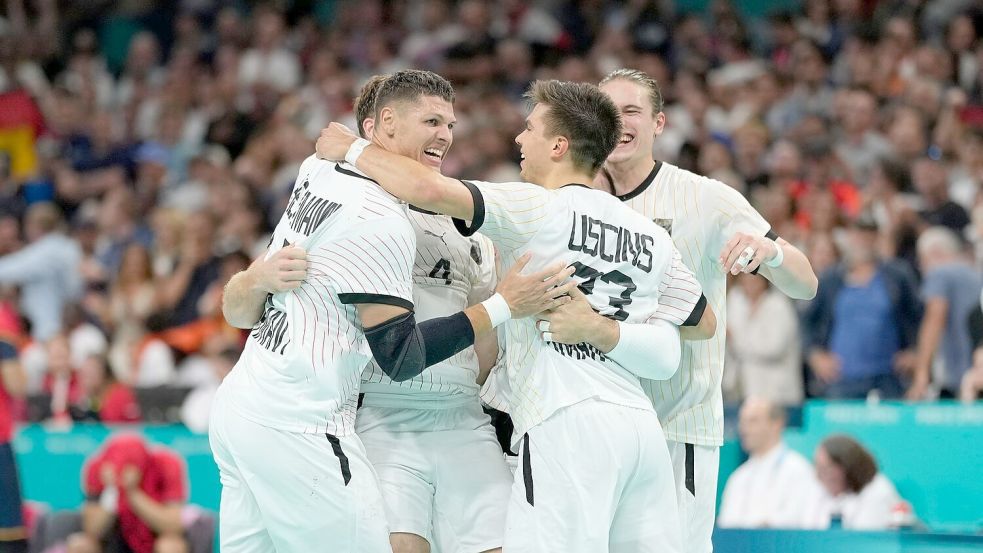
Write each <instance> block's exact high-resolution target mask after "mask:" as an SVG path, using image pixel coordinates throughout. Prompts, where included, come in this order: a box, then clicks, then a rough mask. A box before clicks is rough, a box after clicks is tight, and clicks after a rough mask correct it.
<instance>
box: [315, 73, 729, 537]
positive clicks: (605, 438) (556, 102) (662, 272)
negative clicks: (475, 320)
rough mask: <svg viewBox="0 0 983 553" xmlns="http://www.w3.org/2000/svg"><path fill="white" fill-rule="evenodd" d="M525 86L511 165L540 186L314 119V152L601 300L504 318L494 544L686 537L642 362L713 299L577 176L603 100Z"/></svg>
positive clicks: (645, 228)
mask: <svg viewBox="0 0 983 553" xmlns="http://www.w3.org/2000/svg"><path fill="white" fill-rule="evenodd" d="M528 97H529V98H530V99H531V100H532V102H533V103H534V104H535V107H534V109H533V111H532V113H531V114H530V115H529V117H528V118H527V120H526V130H525V131H523V132H522V133H521V134H520V135H519V136H518V137H517V138H516V142H517V143H519V145H520V149H521V152H522V155H523V158H524V160H523V162H522V164H521V169H522V175H523V177H524V178H526V179H527V180H528V181H530V182H535V183H538V184H539V185H538V186H537V185H534V184H530V183H529V182H523V183H504V184H496V183H482V182H467V181H463V182H462V181H457V180H454V179H450V178H447V177H442V176H441V175H439V174H438V173H436V172H433V171H430V170H427V169H426V168H425V167H423V166H422V165H420V164H419V163H416V162H414V161H412V160H410V159H407V158H400V157H399V156H395V155H391V154H390V153H388V152H385V151H384V150H382V149H381V148H376V147H366V146H367V145H366V144H365V143H364V142H359V141H358V140H357V139H356V138H355V137H354V136H353V135H351V133H350V132H349V131H348V130H347V129H345V128H344V127H342V126H341V125H338V124H332V125H331V126H329V128H328V129H326V130H325V131H322V134H321V139H320V140H319V141H318V155H319V156H322V157H325V158H327V159H339V158H341V157H345V158H346V159H348V160H349V161H350V162H352V163H355V164H357V166H358V167H359V168H360V169H361V170H363V171H365V172H366V173H367V174H369V175H371V176H373V177H376V178H377V179H378V180H379V183H380V184H381V185H383V186H384V187H386V189H387V190H389V191H390V192H393V193H394V194H396V195H397V196H399V197H401V198H403V199H405V200H407V201H410V202H411V203H412V204H414V205H418V206H421V207H424V208H426V209H430V210H434V211H437V212H440V213H446V214H449V215H453V216H455V217H458V218H460V219H463V220H467V221H470V223H469V224H465V223H463V221H462V222H460V227H459V228H460V229H461V230H462V232H465V233H467V232H474V231H476V230H481V232H483V233H485V235H486V236H488V237H489V238H490V239H491V240H492V241H493V242H495V244H496V246H497V247H498V250H499V255H500V257H501V259H502V263H503V265H504V266H506V267H508V266H511V265H513V264H514V263H515V262H516V260H517V259H519V258H520V256H522V255H523V254H525V253H528V252H532V253H534V254H535V257H534V262H533V263H537V262H538V263H543V262H545V261H547V260H556V259H560V260H563V261H564V262H565V263H567V264H569V265H570V266H572V267H574V268H576V273H575V278H576V281H577V282H579V283H580V288H581V289H582V290H583V291H584V294H585V295H586V296H587V301H589V302H590V304H591V305H592V306H593V307H594V308H596V309H598V310H599V311H600V312H601V313H602V314H604V315H606V316H607V318H606V319H605V322H606V323H607V324H606V325H605V327H606V328H605V330H604V332H599V333H598V335H597V336H595V337H592V339H591V340H590V341H589V342H587V343H580V344H576V345H565V344H558V343H553V342H551V341H549V338H550V336H549V333H550V329H549V327H548V325H541V326H540V327H539V328H537V325H536V324H535V322H533V321H522V322H519V323H518V324H509V325H508V327H507V328H506V330H505V332H504V336H505V339H506V358H505V367H506V371H507V374H508V380H509V384H510V388H511V390H512V393H513V395H514V399H513V400H512V401H511V405H510V407H511V409H510V411H511V413H512V417H513V420H514V421H515V426H516V434H517V436H521V458H522V459H521V463H520V467H519V469H518V470H517V472H516V474H515V481H514V483H513V486H512V496H511V500H510V504H509V512H508V522H507V524H506V536H505V550H506V551H565V552H585V553H587V552H590V553H603V552H605V551H617V552H642V551H653V552H654V551H669V552H675V551H683V550H684V549H683V548H682V543H681V541H680V540H681V538H680V535H679V523H678V519H677V516H676V510H677V507H676V504H675V500H674V498H673V497H672V496H671V495H669V494H665V490H666V489H671V488H672V486H673V483H672V469H671V466H670V462H669V457H668V452H667V451H666V449H665V444H664V438H663V436H662V435H661V433H660V432H659V431H658V428H659V422H658V419H657V417H656V416H655V413H654V410H653V409H652V405H651V402H650V401H649V399H648V398H647V397H646V396H645V394H644V392H643V391H642V388H641V385H640V383H639V378H638V375H639V374H644V375H646V376H650V377H656V378H657V377H665V376H667V375H668V374H671V373H672V372H673V371H675V369H676V366H677V365H678V352H679V333H678V326H677V325H686V324H690V325H701V326H704V327H707V326H709V329H708V330H709V331H711V332H712V328H713V325H714V320H713V315H712V311H711V310H709V309H707V308H706V301H705V299H704V298H703V297H702V294H701V292H700V288H699V285H698V284H697V283H696V280H695V278H694V277H693V275H692V273H690V272H689V270H687V269H686V268H685V267H684V266H683V265H682V262H681V260H680V257H679V254H678V252H676V251H675V249H674V248H673V247H672V245H671V241H670V240H669V237H668V235H667V234H666V232H665V231H664V230H663V229H661V228H660V227H659V226H658V225H656V224H654V223H652V222H651V221H649V220H647V219H645V218H644V217H641V216H640V215H638V214H636V213H634V212H633V211H631V210H630V209H626V208H625V207H624V206H622V205H621V203H620V202H618V201H617V200H615V199H614V198H612V197H611V196H609V195H607V194H604V193H601V192H598V191H596V190H592V189H590V188H589V187H588V186H586V185H585V184H583V183H585V182H590V181H591V180H592V179H593V177H594V174H595V173H596V171H597V170H598V169H599V168H600V166H601V164H602V163H603V161H604V159H605V158H606V157H607V155H608V154H609V153H610V152H611V150H612V149H613V148H614V146H615V143H616V141H617V138H618V136H620V124H619V122H618V115H617V110H616V109H615V107H614V105H613V104H612V103H611V102H610V100H609V99H608V98H606V97H605V96H604V95H603V94H602V93H601V92H600V91H599V90H598V89H597V88H596V87H594V86H592V85H586V84H575V83H560V82H557V81H549V82H537V83H535V84H534V85H533V86H532V88H531V90H530V92H529V96H528ZM376 132H378V130H377V131H376ZM575 295H576V294H575ZM667 321H668V322H667ZM540 332H542V333H544V334H545V339H544V337H541V335H540ZM500 336H501V334H500Z"/></svg>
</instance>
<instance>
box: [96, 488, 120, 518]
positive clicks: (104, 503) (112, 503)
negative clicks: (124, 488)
mask: <svg viewBox="0 0 983 553" xmlns="http://www.w3.org/2000/svg"><path fill="white" fill-rule="evenodd" d="M99 506H100V507H102V508H103V509H105V510H106V511H108V512H110V513H113V514H114V515H115V514H116V512H117V511H118V510H119V490H118V489H116V487H115V486H107V487H106V488H105V489H104V490H102V494H101V495H100V496H99Z"/></svg>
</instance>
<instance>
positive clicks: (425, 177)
mask: <svg viewBox="0 0 983 553" xmlns="http://www.w3.org/2000/svg"><path fill="white" fill-rule="evenodd" d="M356 140H364V139H359V138H358V137H357V136H355V134H353V133H352V131H351V130H349V129H348V127H346V126H344V125H342V124H340V123H331V124H330V125H328V126H327V128H325V129H323V130H322V131H321V136H320V138H318V139H317V157H319V158H321V159H327V160H332V161H343V160H345V159H346V156H348V157H354V156H353V155H350V154H349V150H350V149H351V148H352V145H353V144H355V142H356ZM360 144H361V145H363V146H364V149H362V151H361V153H360V154H358V156H357V159H354V160H353V159H349V160H348V161H349V162H351V161H355V164H354V165H355V166H356V167H358V169H359V170H361V171H363V172H364V173H365V174H366V175H368V176H370V177H372V178H373V179H375V180H376V181H377V182H378V183H379V185H380V186H382V187H383V188H385V189H386V191H387V192H389V193H390V194H392V195H394V196H396V197H398V198H400V199H401V200H404V201H406V202H408V203H411V204H413V205H415V206H417V207H420V208H423V209H426V210H428V211H434V212H436V213H442V214H444V215H450V216H451V217H456V218H458V219H463V220H471V218H472V217H473V216H474V200H473V198H472V196H471V192H470V191H469V190H468V189H467V188H466V187H465V186H464V185H463V184H461V182H460V181H458V180H456V179H452V178H448V177H445V176H443V175H441V174H440V173H438V172H436V171H434V170H432V169H430V168H427V167H426V166H425V165H423V164H422V163H420V162H418V161H415V160H412V159H410V158H408V157H404V156H401V155H399V154H394V153H392V152H389V151H386V150H385V149H383V148H381V147H379V146H377V145H374V144H366V143H365V142H362V143H360Z"/></svg>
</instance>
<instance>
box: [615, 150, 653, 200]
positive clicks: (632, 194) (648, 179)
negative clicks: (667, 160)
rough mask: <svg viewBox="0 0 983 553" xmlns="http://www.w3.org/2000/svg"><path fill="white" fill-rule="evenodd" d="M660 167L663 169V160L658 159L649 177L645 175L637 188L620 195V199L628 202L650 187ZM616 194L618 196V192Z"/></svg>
mask: <svg viewBox="0 0 983 553" xmlns="http://www.w3.org/2000/svg"><path fill="white" fill-rule="evenodd" d="M659 169H662V162H661V161H658V160H656V162H655V167H653V168H652V171H651V172H650V173H649V174H648V176H647V177H645V180H643V181H642V183H641V184H639V185H638V186H636V187H635V189H634V190H632V191H631V192H628V193H627V194H623V195H621V196H618V199H619V200H621V201H623V202H626V201H628V200H630V199H632V198H634V197H635V196H638V195H639V194H641V193H642V192H645V189H646V188H648V187H649V185H651V184H652V181H654V180H655V176H656V175H658V174H659ZM615 195H616V196H617V194H615Z"/></svg>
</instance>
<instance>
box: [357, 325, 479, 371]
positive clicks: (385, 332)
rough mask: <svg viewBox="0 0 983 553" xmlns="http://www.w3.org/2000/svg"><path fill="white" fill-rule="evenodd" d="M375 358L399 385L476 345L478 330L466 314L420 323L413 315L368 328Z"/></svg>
mask: <svg viewBox="0 0 983 553" xmlns="http://www.w3.org/2000/svg"><path fill="white" fill-rule="evenodd" d="M365 338H366V339H367V340H368V342H369V348H370V349H371V350H372V356H373V357H375V360H376V362H377V363H379V367H381V368H382V372H384V373H386V375H388V376H389V378H392V379H393V380H395V381H396V382H402V381H404V380H409V379H411V378H413V377H414V376H417V375H419V374H420V373H422V372H423V369H425V368H427V367H429V366H430V365H433V364H435V363H439V362H441V361H443V360H445V359H447V358H448V357H450V356H452V355H454V354H455V353H457V352H459V351H461V350H463V349H465V348H467V347H468V346H471V345H473V344H474V328H472V326H471V321H470V320H469V319H468V316H467V315H465V314H464V312H463V311H461V312H459V313H455V314H454V315H451V316H449V317H438V318H436V319H430V320H429V321H424V322H422V323H420V324H417V323H416V317H415V316H414V315H413V312H412V311H411V312H409V313H404V314H403V315H400V316H398V317H393V318H392V319H389V320H388V321H386V322H384V323H382V324H380V325H377V326H374V327H372V328H367V329H365Z"/></svg>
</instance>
